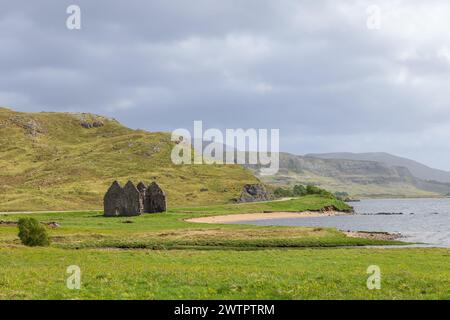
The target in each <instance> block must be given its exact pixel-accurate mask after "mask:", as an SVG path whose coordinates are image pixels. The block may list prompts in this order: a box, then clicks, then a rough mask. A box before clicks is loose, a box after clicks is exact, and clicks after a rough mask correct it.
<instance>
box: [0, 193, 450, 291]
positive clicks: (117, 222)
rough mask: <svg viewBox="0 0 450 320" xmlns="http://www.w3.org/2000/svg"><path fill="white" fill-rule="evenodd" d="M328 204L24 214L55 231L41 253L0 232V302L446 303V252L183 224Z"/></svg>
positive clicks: (312, 232) (324, 232)
mask: <svg viewBox="0 0 450 320" xmlns="http://www.w3.org/2000/svg"><path fill="white" fill-rule="evenodd" d="M329 205H335V206H337V207H340V208H341V209H346V208H347V206H346V205H345V204H344V203H342V202H339V201H337V200H333V199H325V198H320V197H318V196H307V197H303V198H299V199H293V200H289V201H274V202H264V203H251V204H240V205H237V204H235V205H215V206H209V207H193V208H176V209H172V210H170V211H169V212H168V213H165V214H153V215H143V216H140V217H132V218H104V217H102V216H101V214H100V213H99V212H81V213H75V212H74V213H70V212H68V213H40V214H33V217H35V218H37V219H39V220H40V221H46V222H49V221H56V222H58V223H59V224H60V225H61V226H60V227H59V228H55V229H48V231H49V234H50V236H51V239H52V245H51V246H50V247H47V248H28V247H24V246H22V245H21V244H20V242H19V240H18V238H17V228H16V227H11V226H0V298H1V299H48V298H49V299H207V298H209V299H211V298H214V299H351V298H356V299H381V298H386V299H402V298H412V299H422V298H424V299H450V280H449V279H450V274H449V270H450V268H449V266H450V250H447V249H417V248H416V249H412V248H404V249H372V248H371V249H369V248H356V246H362V245H368V244H394V243H395V242H389V241H375V240H368V239H357V238H348V237H346V236H345V235H344V234H342V233H340V232H338V231H337V230H334V229H326V228H300V227H258V226H249V225H245V226H244V225H214V224H195V223H188V222H186V221H184V220H185V219H187V218H191V217H199V216H208V215H216V214H224V213H230V214H233V213H247V212H261V211H303V210H318V209H321V208H323V207H324V206H329ZM21 216H25V215H3V216H0V220H9V221H16V220H17V219H18V218H19V217H21ZM26 216H29V215H26ZM345 246H350V247H351V248H343V247H345ZM70 265H77V266H79V267H80V269H81V275H82V286H81V290H69V289H68V288H67V287H66V279H67V277H68V276H69V275H68V274H67V273H66V269H67V267H68V266H70ZM370 265H378V266H379V267H380V268H381V272H382V287H381V290H368V289H367V287H366V279H367V277H368V276H369V275H368V274H367V273H366V270H367V267H368V266H370Z"/></svg>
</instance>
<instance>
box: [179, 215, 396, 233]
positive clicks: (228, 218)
mask: <svg viewBox="0 0 450 320" xmlns="http://www.w3.org/2000/svg"><path fill="white" fill-rule="evenodd" d="M347 215H351V213H348V212H342V211H334V210H332V211H324V212H321V211H303V212H282V211H276V212H262V213H241V214H227V215H219V216H210V217H200V218H190V219H186V220H185V221H186V222H193V223H212V224H230V223H239V222H251V221H258V220H273V219H291V218H313V217H330V216H347ZM338 230H339V229H338ZM339 231H340V232H342V233H343V234H345V235H346V236H347V237H350V238H364V239H373V240H397V239H401V238H403V237H404V236H403V235H402V234H400V233H389V232H380V231H350V230H339Z"/></svg>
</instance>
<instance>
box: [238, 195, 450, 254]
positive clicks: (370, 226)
mask: <svg viewBox="0 0 450 320" xmlns="http://www.w3.org/2000/svg"><path fill="white" fill-rule="evenodd" d="M350 205H352V206H353V207H354V208H355V212H356V214H355V215H350V216H335V217H314V218H290V219H272V220H258V221H248V222H239V223H240V224H242V223H244V224H256V225H261V226H269V225H272V226H313V227H335V228H337V229H340V230H351V231H386V232H399V233H401V234H402V235H403V236H405V237H406V238H402V239H400V240H404V241H410V242H422V243H427V244H430V245H433V246H442V247H450V199H447V198H446V199H373V200H361V202H352V203H350ZM379 213H402V214H397V215H384V214H383V215H380V214H379Z"/></svg>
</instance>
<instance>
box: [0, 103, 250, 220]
mask: <svg viewBox="0 0 450 320" xmlns="http://www.w3.org/2000/svg"><path fill="white" fill-rule="evenodd" d="M172 147H173V142H171V141H170V134H168V133H149V132H146V131H142V130H132V129H129V128H126V127H124V126H122V125H121V124H120V123H118V122H117V121H115V120H113V119H108V118H105V117H101V116H96V115H91V114H75V113H50V112H42V113H20V112H15V111H12V110H10V109H6V108H0V211H18V210H83V209H100V208H101V206H102V199H103V194H104V193H105V191H106V189H107V188H108V187H109V185H110V184H111V183H112V181H113V180H116V179H117V180H119V181H120V182H122V183H125V182H126V181H127V180H129V179H131V180H132V181H135V182H138V181H140V180H143V181H146V182H150V181H151V180H156V181H157V182H158V183H159V184H160V185H161V186H162V187H163V188H164V190H165V191H166V193H167V196H168V203H169V206H180V205H187V204H190V205H191V204H194V205H197V204H206V203H225V202H227V201H229V200H230V199H231V198H234V197H236V196H238V195H239V193H240V191H241V188H242V186H243V185H244V184H245V183H253V182H256V181H257V180H256V178H255V177H254V176H253V175H252V174H251V173H250V172H249V171H247V170H245V169H243V168H242V167H240V166H236V165H208V166H207V165H201V166H200V165H196V166H195V165H184V166H175V165H173V164H172V162H171V160H170V153H171V150H172Z"/></svg>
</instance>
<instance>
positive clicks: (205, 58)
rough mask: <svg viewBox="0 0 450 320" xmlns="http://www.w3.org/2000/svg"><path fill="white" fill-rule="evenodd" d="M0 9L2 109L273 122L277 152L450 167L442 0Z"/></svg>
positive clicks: (45, 4)
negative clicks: (73, 24) (72, 24)
mask: <svg viewBox="0 0 450 320" xmlns="http://www.w3.org/2000/svg"><path fill="white" fill-rule="evenodd" d="M0 3H1V6H0V8H1V10H0V105H3V106H9V107H11V108H13V109H15V110H19V111H44V110H45V111H78V112H93V113H98V114H103V115H107V116H111V117H114V118H116V119H118V120H119V121H121V122H122V123H124V124H125V125H127V126H129V127H132V128H142V129H146V130H149V131H162V130H164V131H171V130H174V129H176V128H180V127H181V128H188V129H192V125H193V121H194V120H203V122H204V125H205V126H206V127H208V128H211V127H214V128H220V129H224V128H240V127H242V128H267V129H271V128H279V129H280V137H281V149H282V150H283V151H288V152H292V153H297V154H304V153H310V152H334V151H350V152H368V151H386V152H391V153H394V154H397V155H402V156H407V157H410V158H413V159H415V160H418V161H421V162H424V163H425V164H428V165H430V166H434V167H438V168H442V169H447V170H450V148H449V145H450V2H449V1H448V0H442V1H438V0H434V1H433V0H431V1H420V0H407V1H395V0H394V1H393V0H387V1H361V0H358V1H356V0H355V1H350V0H349V1H339V3H338V1H335V0H330V1H319V0H314V1H313V0H310V1H306V0H305V1H294V0H272V1H265V0H214V1H213V0H195V1H182V0H178V1H171V0H160V1H159V0H151V1H143V0H142V1H130V0H127V1H98V0H97V1H92V0H90V1H81V0H79V1H62V0H55V1H48V0H41V1H20V0H19V1H18V0H15V1H6V0H0ZM70 4H77V5H79V6H80V8H81V27H82V28H81V30H69V29H67V27H66V19H67V17H68V14H67V13H66V8H67V7H68V6H69V5H70ZM371 5H377V6H378V8H379V9H380V10H381V11H380V17H381V20H380V23H381V24H380V25H379V26H380V28H379V29H373V28H368V26H367V24H368V23H367V22H368V18H369V25H370V26H371V27H373V26H376V24H375V25H374V24H373V21H374V20H373V17H374V15H373V12H374V11H371V10H372V9H369V13H368V11H367V9H368V7H369V6H371ZM369 16H370V17H369ZM375 18H376V17H375Z"/></svg>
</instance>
